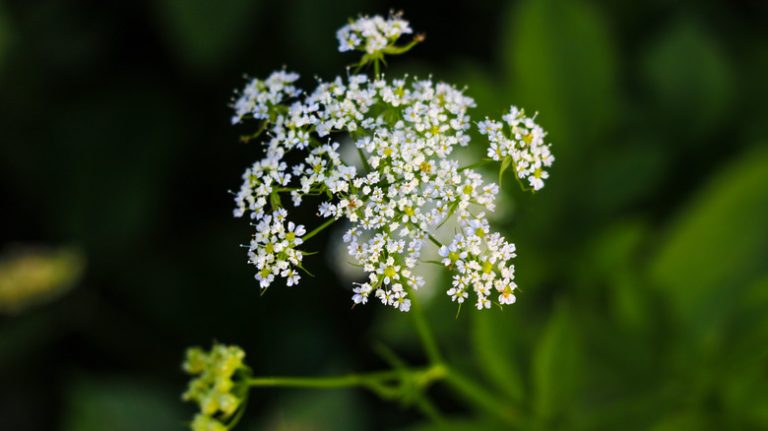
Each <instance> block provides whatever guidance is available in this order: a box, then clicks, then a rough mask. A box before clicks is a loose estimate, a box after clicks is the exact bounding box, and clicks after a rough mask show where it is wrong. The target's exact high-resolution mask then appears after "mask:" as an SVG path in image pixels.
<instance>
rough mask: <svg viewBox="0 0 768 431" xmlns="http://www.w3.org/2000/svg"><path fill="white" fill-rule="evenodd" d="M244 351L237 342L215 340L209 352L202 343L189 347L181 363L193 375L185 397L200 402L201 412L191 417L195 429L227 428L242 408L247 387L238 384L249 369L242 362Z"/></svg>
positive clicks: (215, 430) (198, 403) (195, 430)
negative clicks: (224, 342)
mask: <svg viewBox="0 0 768 431" xmlns="http://www.w3.org/2000/svg"><path fill="white" fill-rule="evenodd" d="M244 358H245V353H244V352H243V350H242V349H240V348H239V347H237V346H225V345H222V344H214V345H213V347H212V348H211V350H210V351H208V352H206V351H204V350H203V349H201V348H199V347H193V348H190V349H188V350H187V355H186V359H185V361H184V363H183V364H182V367H183V369H184V371H185V372H186V373H187V374H190V375H192V376H194V378H193V379H192V380H191V381H190V382H189V387H188V388H187V391H186V392H185V393H184V395H182V398H183V399H184V400H185V401H193V402H195V403H197V405H198V406H199V408H200V412H199V413H198V414H197V415H196V416H195V418H194V420H193V421H192V424H191V428H192V430H193V431H226V430H227V429H228V428H229V427H228V426H227V425H226V422H227V421H229V420H230V419H231V418H232V416H233V415H234V414H235V412H236V411H237V410H238V408H240V406H241V404H242V402H243V397H244V391H245V390H247V388H246V387H242V386H240V385H238V378H240V377H242V376H243V375H244V374H246V373H245V371H246V370H247V367H246V366H245V365H244V364H243V359H244Z"/></svg>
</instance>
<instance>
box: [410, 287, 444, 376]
mask: <svg viewBox="0 0 768 431" xmlns="http://www.w3.org/2000/svg"><path fill="white" fill-rule="evenodd" d="M405 287H406V289H407V290H408V298H410V299H411V313H410V314H411V316H412V317H413V324H414V325H415V326H416V332H417V333H418V334H419V339H420V340H421V344H422V346H423V347H424V351H425V352H426V354H427V358H428V359H429V362H430V363H431V364H432V365H442V363H443V357H442V355H441V354H440V349H438V347H437V341H436V339H435V336H434V334H433V333H432V330H431V329H430V327H429V324H428V323H427V319H426V316H424V311H423V310H422V308H421V304H420V303H419V301H418V300H417V299H416V293H415V291H414V290H413V289H412V288H411V287H410V286H408V285H407V284H406V285H405Z"/></svg>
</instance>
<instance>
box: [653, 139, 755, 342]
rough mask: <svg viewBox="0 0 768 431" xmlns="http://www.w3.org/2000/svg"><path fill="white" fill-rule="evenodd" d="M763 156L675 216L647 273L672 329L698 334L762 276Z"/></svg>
mask: <svg viewBox="0 0 768 431" xmlns="http://www.w3.org/2000/svg"><path fill="white" fill-rule="evenodd" d="M766 191H768V148H765V147H762V148H758V149H756V150H754V151H752V152H750V153H748V154H745V155H744V156H742V157H740V158H739V159H737V160H736V161H735V162H733V163H732V164H731V165H730V166H728V167H727V168H726V169H724V170H723V171H722V172H721V173H720V174H718V175H716V176H715V177H714V178H713V180H712V181H711V182H710V184H708V185H707V186H706V187H704V188H703V189H702V190H701V191H700V192H698V193H697V195H696V196H695V198H694V199H693V200H692V201H691V202H690V203H689V204H688V205H687V206H686V207H685V208H684V209H683V210H682V211H681V212H680V214H679V216H678V217H677V220H676V222H675V223H673V224H672V225H671V226H670V227H669V230H668V232H667V234H666V235H665V236H664V237H662V238H661V239H660V242H659V252H658V254H657V255H656V256H655V258H654V260H653V262H652V264H651V267H650V272H651V276H652V277H653V279H654V280H655V281H656V282H657V284H658V285H659V286H660V288H661V289H662V292H663V294H664V296H665V297H666V298H667V300H668V301H669V303H670V305H671V306H672V308H673V310H674V311H675V312H676V314H677V316H678V317H679V319H680V321H681V322H682V323H683V324H684V325H686V327H687V328H688V329H692V330H695V332H697V333H698V334H700V335H701V334H702V333H704V332H706V331H707V330H709V329H712V328H713V327H715V326H716V325H717V324H718V323H720V321H721V320H722V319H723V318H724V317H725V316H726V315H727V314H728V312H729V311H730V310H731V309H732V308H733V305H734V304H736V303H738V302H739V300H740V295H742V294H743V292H744V289H745V286H748V285H749V283H751V282H754V281H755V280H756V279H757V278H759V277H760V276H761V275H764V274H766V272H768V267H766V262H768V223H767V222H766V221H768V192H766Z"/></svg>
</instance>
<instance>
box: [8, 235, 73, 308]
mask: <svg viewBox="0 0 768 431" xmlns="http://www.w3.org/2000/svg"><path fill="white" fill-rule="evenodd" d="M84 260H85V259H84V258H83V256H82V255H81V254H80V253H78V252H77V251H75V250H73V249H69V248H62V249H58V250H57V249H47V248H34V247H18V246H17V247H14V248H12V249H6V250H4V251H3V253H2V256H0V313H6V314H15V313H19V312H22V311H24V310H26V309H28V308H29V307H32V306H34V305H37V304H41V303H44V302H48V301H51V300H53V299H55V298H57V297H59V296H60V295H62V294H63V293H65V292H66V291H67V290H69V289H70V288H71V287H72V286H73V285H74V284H75V282H77V280H78V279H79V278H80V276H81V275H82V272H83V268H84V266H85V262H84Z"/></svg>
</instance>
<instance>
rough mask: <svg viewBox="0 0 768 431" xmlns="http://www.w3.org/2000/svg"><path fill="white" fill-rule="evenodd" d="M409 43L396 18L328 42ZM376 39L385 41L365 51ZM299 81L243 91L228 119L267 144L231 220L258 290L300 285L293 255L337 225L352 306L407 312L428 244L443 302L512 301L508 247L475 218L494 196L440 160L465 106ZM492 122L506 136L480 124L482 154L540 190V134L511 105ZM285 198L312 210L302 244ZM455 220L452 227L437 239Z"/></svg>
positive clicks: (379, 84)
mask: <svg viewBox="0 0 768 431" xmlns="http://www.w3.org/2000/svg"><path fill="white" fill-rule="evenodd" d="M407 32H410V27H409V26H408V23H407V22H406V21H403V20H402V19H400V17H394V18H392V17H391V18H390V19H388V20H385V19H383V18H381V17H373V18H367V17H366V18H361V19H359V20H357V21H354V22H352V23H350V24H349V25H347V26H345V27H344V28H342V29H341V30H340V31H339V40H340V42H343V41H347V40H349V41H355V40H356V41H357V42H350V44H348V45H344V43H342V45H341V46H340V50H342V51H344V50H348V49H353V48H357V47H358V46H366V48H365V49H366V50H368V49H369V48H367V46H368V44H371V43H373V45H371V46H374V47H379V46H381V43H384V44H385V45H386V44H389V43H393V42H394V41H395V40H396V39H397V37H398V36H399V35H400V34H401V33H407ZM377 38H383V39H381V40H383V42H382V41H381V40H379V41H378V42H375V43H374V42H371V41H373V40H375V39H377ZM360 44H364V45H360ZM376 49H378V48H376ZM376 61H378V60H376ZM297 79H298V75H297V74H295V73H290V72H286V71H278V72H274V73H273V74H272V75H271V76H270V77H269V78H267V79H266V80H264V81H260V80H252V81H251V82H249V83H248V84H247V85H246V86H245V89H244V90H243V91H242V92H241V93H240V95H239V97H238V99H237V100H236V101H235V102H234V108H235V117H234V119H233V121H235V122H240V121H241V120H245V119H254V120H256V121H257V122H258V128H257V129H258V132H257V133H256V134H254V135H253V137H256V136H259V135H260V133H261V132H262V131H263V132H265V133H266V138H265V139H264V147H263V148H264V155H263V157H262V158H261V159H260V160H258V161H256V162H255V163H254V164H253V165H252V166H250V167H249V168H248V169H247V170H246V171H245V173H244V175H243V183H242V186H241V188H240V190H239V192H238V193H237V194H236V198H235V202H236V208H235V211H234V213H235V216H237V217H241V216H244V215H246V214H248V215H249V216H250V217H251V219H252V220H253V223H254V226H255V228H256V233H255V234H254V237H253V239H252V241H251V244H250V247H249V259H250V262H251V263H252V264H253V265H255V266H256V269H257V274H256V279H257V280H258V281H259V283H260V285H261V287H262V288H267V287H268V286H270V285H271V284H272V283H273V282H274V281H275V280H276V279H278V278H283V279H285V280H286V281H287V284H288V285H294V284H298V282H299V280H300V276H299V271H300V270H303V267H302V266H301V265H302V258H303V256H304V254H305V253H304V252H302V251H301V250H300V249H299V247H300V246H302V244H303V243H304V242H305V241H307V240H308V239H310V238H311V237H312V236H314V235H315V234H316V233H317V232H319V231H320V230H322V229H323V228H325V227H327V226H328V225H330V224H331V223H333V222H334V221H337V220H342V219H343V220H345V221H346V222H347V223H348V225H349V227H348V229H347V231H346V233H345V234H344V236H343V240H344V242H345V243H346V245H347V251H348V253H349V256H350V257H351V258H352V260H353V261H354V264H356V265H358V266H360V267H361V268H362V270H363V271H364V272H365V273H366V274H367V276H366V278H365V281H363V282H361V283H358V284H356V285H355V287H354V289H353V296H352V301H353V302H354V303H355V304H364V303H366V302H368V300H369V299H370V298H371V297H374V298H377V299H378V300H379V301H381V302H382V303H384V304H386V305H389V306H392V307H394V308H396V309H399V310H401V311H408V309H409V308H410V305H411V300H410V298H409V292H411V291H412V290H413V289H418V288H420V287H422V286H423V284H424V280H423V279H422V278H421V277H420V276H419V275H417V274H416V273H415V271H414V270H415V268H416V267H417V266H418V265H419V264H421V263H422V261H421V253H422V250H423V248H424V247H425V246H427V244H429V243H432V244H433V245H434V246H435V247H436V248H439V252H440V255H441V256H442V260H441V261H439V262H434V263H438V264H440V265H443V266H445V267H446V268H447V269H448V270H449V271H450V272H451V273H452V277H453V280H452V285H451V287H450V288H449V289H447V294H448V295H449V296H450V297H451V298H452V300H454V301H456V302H458V303H463V302H464V301H465V300H466V299H467V298H468V296H469V293H470V292H473V293H474V296H475V305H476V307H477V308H478V309H483V308H489V307H490V306H491V301H494V300H496V301H498V303H500V304H511V303H513V302H514V301H515V296H514V290H515V288H516V285H515V283H514V265H512V264H511V262H510V261H511V259H512V258H514V257H515V246H514V244H511V243H509V242H507V241H506V240H505V239H504V238H503V237H502V236H501V235H500V234H499V233H495V232H491V230H490V226H489V224H488V220H487V217H486V213H489V212H493V211H494V209H495V203H494V202H495V198H496V195H497V193H498V191H499V188H498V186H497V185H496V184H494V183H491V182H486V181H485V180H484V179H483V177H482V176H481V175H480V174H479V173H478V172H476V171H474V170H472V169H471V168H469V167H460V166H459V163H458V161H456V160H455V159H453V158H451V156H452V154H453V151H454V149H455V147H456V146H466V145H468V144H469V142H470V134H469V133H470V128H471V125H472V123H471V121H470V117H469V115H468V114H467V112H468V110H469V109H470V108H472V107H474V106H475V102H474V100H473V99H471V98H470V97H468V96H466V95H465V94H464V92H463V91H462V90H459V89H457V88H455V87H454V86H452V85H450V84H447V83H443V82H434V81H433V80H432V79H417V78H410V77H408V76H406V77H404V78H400V79H392V80H389V79H384V78H383V77H381V76H378V74H376V76H375V77H373V78H369V77H368V76H366V75H362V74H356V75H351V76H348V77H347V78H346V79H343V78H340V77H337V78H335V79H334V80H332V81H327V82H326V81H318V82H317V85H316V88H315V89H314V90H313V91H311V92H308V93H303V92H300V91H299V90H297V88H296V87H295V86H294V83H295V82H296V81H297ZM504 118H505V120H506V121H507V123H508V124H509V126H510V128H511V129H512V137H510V138H507V137H505V136H504V135H503V133H502V132H501V130H500V129H501V128H500V127H499V128H498V130H497V129H496V127H497V125H500V123H498V122H493V121H490V120H487V121H485V122H484V123H482V124H481V129H484V130H481V132H483V133H486V134H489V136H490V140H491V143H492V148H493V150H490V149H489V156H490V157H491V158H493V159H494V160H500V161H503V160H507V161H506V162H503V163H502V167H504V166H505V165H506V166H509V165H510V164H513V165H514V168H515V170H516V172H517V175H518V176H520V177H521V178H523V177H531V178H534V179H535V180H536V181H532V180H530V179H529V181H531V184H532V186H533V187H534V188H535V189H539V188H541V185H543V179H544V178H546V172H543V171H542V170H541V167H542V166H550V165H551V163H552V156H551V154H550V153H549V149H548V148H549V147H548V146H546V145H544V144H543V137H544V133H543V131H541V128H539V127H538V126H536V125H535V124H534V123H533V122H532V120H530V119H528V118H525V117H523V116H522V113H521V112H520V113H518V111H517V110H516V109H515V108H513V110H512V113H511V114H510V115H507V116H505V117H504ZM489 130H491V131H493V134H491V133H489ZM507 141H509V142H507ZM347 150H351V151H347ZM355 153H356V154H355ZM352 157H354V159H352ZM358 158H359V161H358V160H357V159H358ZM287 200H290V202H291V203H290V205H291V206H293V207H301V206H302V205H303V204H304V202H305V201H306V200H312V201H314V205H317V206H316V207H315V208H316V210H314V211H313V212H316V213H317V214H318V215H319V216H320V217H321V218H324V219H325V222H323V223H322V224H321V225H320V226H319V227H318V228H317V229H315V230H313V231H311V232H309V233H307V232H306V229H305V228H304V226H302V225H297V224H296V223H294V222H291V221H288V220H287V217H288V210H287V207H288V204H286V203H284V201H287ZM453 217H456V219H457V220H458V229H457V230H452V229H451V230H449V229H448V228H447V227H446V228H443V226H445V224H446V221H447V220H449V219H451V218H453Z"/></svg>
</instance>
